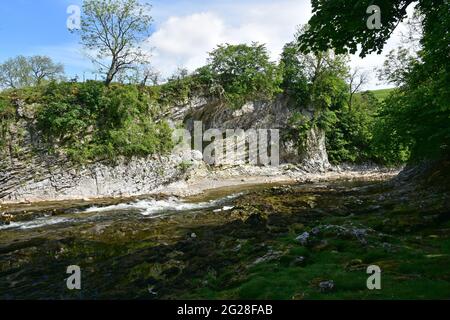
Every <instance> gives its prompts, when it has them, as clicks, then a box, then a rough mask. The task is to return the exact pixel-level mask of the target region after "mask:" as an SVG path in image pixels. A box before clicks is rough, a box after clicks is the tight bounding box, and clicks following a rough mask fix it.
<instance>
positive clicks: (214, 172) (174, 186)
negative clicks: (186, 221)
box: [152, 164, 402, 197]
mask: <svg viewBox="0 0 450 320" xmlns="http://www.w3.org/2000/svg"><path fill="white" fill-rule="evenodd" d="M401 169H402V168H384V167H379V166H372V165H342V166H335V167H330V169H329V170H328V171H326V172H318V171H314V172H311V171H306V170H305V169H302V168H301V167H299V166H296V165H292V164H284V165H281V166H279V167H259V166H251V165H238V166H228V167H220V168H214V169H210V170H205V168H204V167H201V168H200V169H194V170H192V171H190V172H189V174H188V175H187V176H186V178H185V179H183V180H179V181H176V182H174V183H171V184H169V185H165V186H163V187H160V188H157V189H155V190H154V191H153V192H152V194H163V195H170V196H178V197H188V196H195V195H198V194H201V193H203V192H205V191H207V190H211V189H217V188H224V187H232V186H239V185H240V186H242V185H257V184H271V183H302V182H304V183H316V182H325V181H333V180H346V181H356V180H365V181H381V180H387V179H390V178H392V177H395V176H397V175H398V174H399V172H400V171H401Z"/></svg>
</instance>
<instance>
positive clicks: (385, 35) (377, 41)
mask: <svg viewBox="0 0 450 320" xmlns="http://www.w3.org/2000/svg"><path fill="white" fill-rule="evenodd" d="M426 1H429V0H421V2H426ZM441 1H442V0H432V1H431V2H441ZM413 2H417V0H378V1H376V3H374V1H372V0H361V1H354V0H313V1H312V8H313V14H314V15H313V17H312V18H311V19H310V21H309V28H308V30H307V31H306V32H304V33H302V34H301V35H299V40H300V44H301V46H300V47H301V49H302V51H304V52H308V51H325V50H328V49H331V48H333V49H334V50H335V51H336V53H352V54H354V53H356V52H357V51H358V46H359V45H360V46H361V53H360V56H361V57H365V56H366V55H367V54H370V53H372V52H377V53H381V52H382V50H383V47H384V44H385V43H386V41H387V40H388V39H389V38H390V36H391V34H392V32H393V30H394V29H395V28H396V27H397V25H398V24H399V23H400V22H401V21H402V20H403V19H404V18H405V17H406V16H407V11H406V9H407V8H408V6H409V5H410V4H411V3H413ZM372 4H376V5H377V6H379V7H380V10H381V23H382V28H381V29H369V28H367V23H366V21H367V19H368V17H369V15H368V14H367V8H368V7H369V6H370V5H372Z"/></svg>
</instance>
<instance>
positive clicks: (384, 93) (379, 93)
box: [370, 88, 395, 102]
mask: <svg viewBox="0 0 450 320" xmlns="http://www.w3.org/2000/svg"><path fill="white" fill-rule="evenodd" d="M393 90H395V89H394V88H390V89H380V90H372V91H370V92H372V93H373V94H374V95H375V97H376V98H377V99H378V100H379V101H380V102H383V101H384V100H385V99H386V98H387V97H388V96H389V94H391V92H392V91H393Z"/></svg>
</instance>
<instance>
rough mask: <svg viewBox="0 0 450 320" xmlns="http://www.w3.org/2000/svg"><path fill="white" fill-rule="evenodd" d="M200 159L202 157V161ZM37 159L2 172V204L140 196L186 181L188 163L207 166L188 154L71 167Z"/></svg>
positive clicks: (191, 153) (192, 165) (11, 166)
mask: <svg viewBox="0 0 450 320" xmlns="http://www.w3.org/2000/svg"><path fill="white" fill-rule="evenodd" d="M199 156H200V158H199ZM48 161H49V160H48V159H46V160H45V161H43V162H40V161H38V160H37V159H33V161H32V162H31V163H29V164H27V165H24V164H22V163H20V164H19V163H16V164H13V165H9V168H5V167H3V168H2V169H1V170H0V204H2V203H3V204H13V203H27V202H43V201H63V200H79V199H86V200H90V199H99V198H115V197H130V196H139V195H145V194H149V193H151V192H152V191H153V190H154V189H155V188H157V187H161V186H164V185H166V184H169V183H172V182H174V181H177V180H179V179H182V178H183V177H184V175H185V173H186V168H185V166H184V164H186V163H190V168H191V170H194V169H199V168H200V167H202V166H204V164H203V161H201V154H200V155H199V153H198V152H195V151H184V152H180V153H178V154H172V155H170V156H166V157H148V158H133V159H131V160H128V161H125V160H122V161H119V162H118V163H117V164H115V165H110V164H107V163H95V164H89V165H85V166H81V167H67V165H63V164H61V163H59V164H55V163H49V162H48Z"/></svg>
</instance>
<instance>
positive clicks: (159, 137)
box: [37, 81, 172, 161]
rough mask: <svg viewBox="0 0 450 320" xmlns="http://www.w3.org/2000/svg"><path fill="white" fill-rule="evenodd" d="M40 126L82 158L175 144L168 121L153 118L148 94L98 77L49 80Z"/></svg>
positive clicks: (138, 152)
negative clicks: (71, 81)
mask: <svg viewBox="0 0 450 320" xmlns="http://www.w3.org/2000/svg"><path fill="white" fill-rule="evenodd" d="M37 128H38V129H39V130H40V131H41V132H42V134H43V136H44V138H45V140H46V141H47V142H48V143H51V144H53V145H55V146H56V147H57V148H59V149H60V150H62V151H64V152H66V153H67V154H68V155H69V156H70V157H71V158H72V159H73V160H76V161H89V160H96V159H115V158H117V157H119V156H125V157H131V156H145V155H149V154H155V153H164V152H167V151H169V149H170V147H171V143H172V142H171V130H170V128H169V126H168V124H167V123H166V122H164V121H162V122H159V123H155V122H154V121H153V120H152V109H151V103H150V98H149V95H148V94H147V93H145V92H142V91H141V90H140V88H138V87H136V86H121V85H111V86H109V87H106V86H105V85H104V84H102V83H99V82H94V81H89V82H86V83H80V84H69V83H64V84H56V83H52V84H51V85H49V86H48V87H47V88H46V91H45V92H44V95H43V99H42V101H41V107H40V109H39V111H38V114H37Z"/></svg>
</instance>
